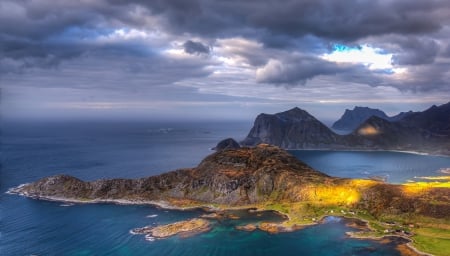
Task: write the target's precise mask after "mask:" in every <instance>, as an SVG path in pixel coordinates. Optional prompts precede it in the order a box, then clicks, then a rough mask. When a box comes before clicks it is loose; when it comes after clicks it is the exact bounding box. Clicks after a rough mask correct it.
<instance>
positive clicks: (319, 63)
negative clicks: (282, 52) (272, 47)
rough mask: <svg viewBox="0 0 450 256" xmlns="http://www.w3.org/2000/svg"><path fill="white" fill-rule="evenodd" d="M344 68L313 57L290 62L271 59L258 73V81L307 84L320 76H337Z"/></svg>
mask: <svg viewBox="0 0 450 256" xmlns="http://www.w3.org/2000/svg"><path fill="white" fill-rule="evenodd" d="M319 67H320V68H319ZM340 71H343V68H341V67H339V66H338V65H334V64H332V63H330V62H327V61H323V60H320V59H318V58H311V57H294V58H289V59H288V60H283V61H279V60H275V59H270V60H269V61H268V62H267V64H266V65H265V66H263V67H261V68H259V69H257V71H256V80H257V81H258V82H261V83H273V84H287V85H295V84H305V83H306V81H307V80H310V79H312V78H314V77H316V76H319V75H335V74H336V73H338V72H340Z"/></svg>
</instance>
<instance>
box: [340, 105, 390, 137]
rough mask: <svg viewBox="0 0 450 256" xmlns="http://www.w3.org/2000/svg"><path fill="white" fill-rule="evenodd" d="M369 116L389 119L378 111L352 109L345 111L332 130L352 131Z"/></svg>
mask: <svg viewBox="0 0 450 256" xmlns="http://www.w3.org/2000/svg"><path fill="white" fill-rule="evenodd" d="M371 116H376V117H380V118H383V119H385V120H389V117H388V116H387V115H386V114H385V113H384V112H383V111H381V110H379V109H373V108H368V107H354V108H353V110H349V109H346V110H345V112H344V114H343V115H342V117H341V118H340V119H339V120H337V121H336V122H335V123H334V124H333V125H332V128H333V129H337V130H349V131H353V130H354V129H356V128H357V127H358V126H359V125H361V124H362V123H363V122H364V121H366V120H367V119H369V117H371Z"/></svg>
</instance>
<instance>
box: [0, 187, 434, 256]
mask: <svg viewBox="0 0 450 256" xmlns="http://www.w3.org/2000/svg"><path fill="white" fill-rule="evenodd" d="M26 184H27V183H25V184H21V185H19V186H17V187H15V188H11V189H9V190H8V191H7V192H5V193H6V194H10V195H19V196H23V197H27V198H32V199H38V200H44V201H52V202H62V203H75V204H102V203H103V204H117V205H152V206H155V207H159V208H161V209H167V210H177V211H186V210H196V209H202V210H204V211H206V212H218V211H227V210H252V211H256V212H263V211H274V212H276V213H277V214H279V215H281V216H284V217H285V218H286V220H285V221H283V222H280V223H273V222H265V223H266V226H267V227H263V228H261V225H259V226H258V229H260V230H262V231H264V232H268V233H272V234H274V233H279V232H293V231H297V230H300V229H302V228H305V227H308V226H312V225H318V224H321V223H323V220H324V219H325V218H326V217H339V218H343V219H345V220H351V219H356V220H359V221H361V222H363V223H364V228H367V229H368V230H369V232H375V231H376V229H375V228H373V227H372V226H371V225H370V223H371V222H370V221H369V220H366V219H364V218H362V217H360V216H357V215H353V216H345V214H340V213H338V212H336V214H330V213H327V214H323V215H321V216H319V217H318V218H317V219H315V220H314V219H313V220H311V221H310V222H306V223H305V222H302V223H297V222H296V221H295V220H293V218H291V216H290V215H289V214H287V213H284V212H281V211H279V210H276V209H270V208H266V207H261V206H264V205H245V206H225V205H211V204H203V203H201V202H197V204H195V205H188V206H186V205H184V206H179V205H178V206H176V205H174V204H171V203H170V202H168V201H163V200H160V201H154V200H127V199H94V200H80V199H75V198H62V197H35V196H30V195H28V194H27V193H19V192H16V191H14V190H15V189H18V188H20V187H23V186H25V185H26ZM288 222H291V223H289V224H288ZM292 222H293V223H292ZM357 228H358V227H357ZM359 228H361V227H359ZM346 235H347V236H348V237H349V238H352V239H370V240H381V239H383V238H388V239H389V237H400V238H403V239H406V240H408V241H409V242H407V243H405V245H406V246H407V247H408V248H410V249H411V250H413V251H414V252H415V253H417V254H418V255H423V256H434V255H433V254H430V253H427V252H423V251H420V250H419V249H417V248H416V247H414V245H413V242H414V241H413V239H411V237H407V236H404V235H399V234H386V235H381V236H376V235H369V236H358V234H357V232H346Z"/></svg>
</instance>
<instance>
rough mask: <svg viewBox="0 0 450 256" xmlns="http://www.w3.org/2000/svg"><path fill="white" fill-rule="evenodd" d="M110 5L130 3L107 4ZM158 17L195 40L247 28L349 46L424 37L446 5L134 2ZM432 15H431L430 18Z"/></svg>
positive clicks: (319, 0) (329, 0)
mask: <svg viewBox="0 0 450 256" xmlns="http://www.w3.org/2000/svg"><path fill="white" fill-rule="evenodd" d="M110 2H111V3H114V4H119V3H120V4H124V5H125V4H130V1H124V0H110ZM133 3H140V4H142V5H145V6H147V7H148V8H149V9H150V10H151V11H152V12H153V13H155V14H157V15H160V16H162V17H163V18H164V20H165V21H166V24H167V25H168V26H169V28H170V29H172V30H174V31H177V32H189V33H193V34H198V35H210V36H221V35H222V36H223V35H229V34H235V33H239V34H241V35H245V34H246V33H248V30H246V29H248V28H250V29H252V30H263V31H267V32H268V33H269V34H272V35H275V36H276V35H288V36H291V37H301V36H304V35H308V34H311V35H315V36H318V37H322V38H329V39H335V40H344V41H349V40H350V41H351V40H356V39H359V38H363V37H366V36H371V35H372V36H373V35H383V34H390V33H396V34H422V33H429V32H433V31H437V30H438V29H439V28H441V26H442V24H441V23H442V18H445V13H444V14H441V15H439V13H438V12H440V11H441V10H442V9H443V8H448V7H449V5H450V3H449V2H448V1H445V0H442V1H410V0H399V1H383V0H380V1H335V0H304V1H298V0H288V1H282V2H280V1H278V0H263V1H259V0H258V1H237V0H235V1H233V0H232V1H219V0H192V1H186V0H155V1H134V2H133ZM434 14H435V15H434Z"/></svg>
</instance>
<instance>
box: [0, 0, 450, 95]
mask: <svg viewBox="0 0 450 256" xmlns="http://www.w3.org/2000/svg"><path fill="white" fill-rule="evenodd" d="M449 34H450V2H449V1H447V0H432V1H418V0H396V1H391V0H374V1H358V0H355V1H345V2H343V1H335V0H300V1H299V0H286V1H282V2H280V1H278V0H260V1H253V0H251V1H238V0H229V1H222V0H153V1H146V0H98V1H87V0H83V1H69V0H60V1H54V0H34V1H25V0H3V1H0V82H1V85H2V87H8V88H12V87H23V88H56V87H57V88H61V89H64V88H66V89H67V90H80V94H83V93H85V94H86V95H88V94H89V97H90V96H91V95H90V94H91V93H92V94H93V96H92V97H94V96H95V97H100V96H98V95H100V94H102V93H104V92H106V91H108V92H112V93H113V94H114V93H115V92H120V94H117V95H119V96H122V95H123V97H130V99H131V98H133V97H131V96H129V95H134V94H139V93H142V92H144V91H146V90H148V88H153V89H152V90H151V93H150V92H149V91H147V92H148V94H147V96H148V95H151V96H152V97H150V98H152V100H153V99H154V100H156V99H157V98H158V97H161V98H164V94H165V89H166V88H171V89H170V90H171V93H172V94H173V95H174V96H173V97H177V98H180V99H183V98H185V97H188V96H187V95H185V94H184V92H185V91H184V90H183V89H186V88H190V89H192V90H191V91H190V93H191V95H190V96H192V95H193V94H195V93H197V95H196V96H198V97H202V96H203V95H204V94H207V96H205V97H213V96H212V95H216V96H217V95H218V97H219V96H223V95H227V96H229V97H238V99H237V100H238V101H239V100H240V99H241V98H239V97H253V96H254V95H258V96H257V97H258V99H261V98H264V97H266V98H267V99H269V98H273V97H274V95H277V97H276V100H277V101H281V100H282V99H283V97H284V98H286V99H287V98H289V99H291V96H292V95H295V97H297V98H298V97H300V96H301V95H307V94H310V95H312V96H311V97H314V99H315V100H320V99H321V98H323V102H327V101H334V102H337V101H338V99H336V97H342V98H345V99H346V102H349V101H350V99H349V97H350V96H348V95H352V96H355V95H356V96H355V97H358V99H360V98H361V100H369V99H371V97H372V96H373V95H372V94H373V92H374V91H377V92H379V93H380V95H377V100H379V99H382V98H383V97H387V98H389V95H388V94H393V91H396V92H397V93H411V92H414V93H416V95H417V97H418V98H423V97H424V96H426V95H428V94H433V95H448V92H449V90H450V84H449V81H450V73H449V70H450V44H449V40H450V38H449V36H448V35H449ZM336 45H342V46H345V47H347V48H352V49H363V48H364V47H366V48H367V49H376V51H374V52H373V55H364V56H363V55H361V56H360V57H359V58H358V60H357V61H354V60H355V58H352V60H353V61H342V58H328V59H327V58H324V56H338V55H339V54H336V53H335V46H336ZM378 53H382V55H383V62H382V63H383V65H378V64H377V65H375V64H374V62H373V60H374V56H377V54H378ZM333 54H334V55H333ZM378 55H379V54H378ZM370 56H372V57H370ZM338 57H339V56H338ZM341 57H342V56H341ZM69 80H70V81H69ZM279 85H282V86H281V87H280V86H279ZM301 85H302V86H301ZM358 86H359V87H358ZM368 87H370V88H371V89H370V90H369V89H367V88H368ZM177 88H182V89H179V90H180V93H178V92H176V89H177ZM318 88H319V89H318ZM386 88H389V90H388V89H386ZM286 90H291V91H286ZM294 90H298V91H301V93H299V94H291V93H292V91H294ZM62 91H63V90H62ZM81 91H82V92H81ZM354 91H357V92H355V93H350V92H354ZM22 92H23V91H21V93H22ZM206 92H207V93H206ZM329 93H334V94H333V95H336V97H334V96H333V97H331V98H330V96H329V95H327V94H329ZM383 93H384V95H383ZM30 95H31V96H33V95H34V94H33V93H32V94H29V96H30ZM36 95H37V94H36ZM40 95H41V96H42V99H40V100H41V101H46V99H47V98H46V96H45V94H40ZM127 95H128V96H127ZM363 95H365V96H363ZM408 95H409V96H411V95H413V94H408ZM31 96H30V97H31ZM119 96H118V97H119ZM190 96H189V97H190ZM36 97H37V96H36ZM80 97H81V96H80ZM86 97H87V96H86ZM89 97H88V98H89ZM255 97H256V96H255ZM364 97H365V98H364ZM81 98H82V97H81ZM402 99H403V100H404V98H402ZM291 100H292V99H291ZM303 101H305V99H303ZM271 103H272V102H271Z"/></svg>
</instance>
